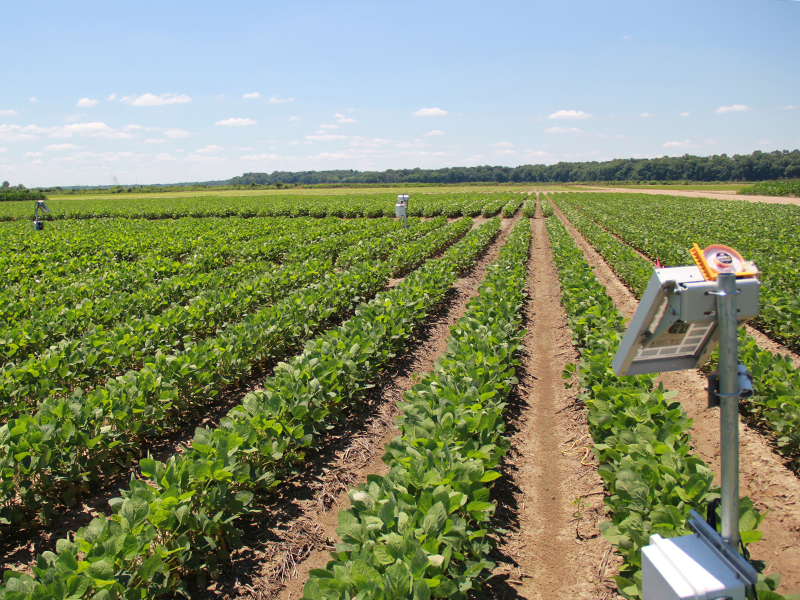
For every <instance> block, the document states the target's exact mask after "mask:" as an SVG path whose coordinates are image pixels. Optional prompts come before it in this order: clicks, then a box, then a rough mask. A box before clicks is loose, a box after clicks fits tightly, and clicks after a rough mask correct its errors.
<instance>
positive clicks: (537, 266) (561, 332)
mask: <svg viewBox="0 0 800 600" xmlns="http://www.w3.org/2000/svg"><path fill="white" fill-rule="evenodd" d="M532 224H533V229H534V232H533V242H532V249H531V258H530V260H529V263H528V273H529V276H528V294H529V299H528V303H527V307H526V313H525V323H524V325H525V326H526V327H527V329H528V333H527V335H526V337H525V339H524V341H523V344H524V346H525V350H524V351H523V355H522V365H521V367H520V369H519V371H518V377H519V380H520V384H519V386H518V389H517V393H516V394H515V397H514V398H512V399H510V401H509V405H510V410H509V412H510V413H512V414H514V416H515V418H514V420H513V422H512V423H510V426H509V431H512V432H513V433H514V435H513V438H512V447H511V451H510V452H509V455H508V457H507V459H506V461H505V466H504V471H505V474H506V475H508V477H507V478H503V479H501V480H499V481H500V482H501V484H499V485H498V486H497V487H496V488H495V494H494V495H495V496H500V497H499V498H495V499H496V500H498V518H499V521H500V522H499V523H498V524H497V525H498V526H500V527H503V528H505V529H507V530H508V534H507V535H506V536H505V537H504V539H502V540H501V544H500V546H499V547H498V555H499V556H493V557H492V559H493V560H495V561H496V562H497V567H496V569H495V575H496V576H495V578H494V579H493V580H492V581H491V582H490V589H489V590H488V595H489V596H490V597H497V598H500V597H503V598H529V599H542V598H581V599H584V598H608V597H609V596H612V595H615V594H614V590H615V588H616V586H615V585H614V582H613V580H610V577H611V576H612V575H613V574H614V573H616V571H617V570H618V566H617V564H616V563H617V562H618V561H617V560H616V559H615V558H614V557H613V556H611V545H610V544H609V543H608V542H606V541H605V539H604V538H603V537H602V536H601V535H600V532H599V529H598V528H597V524H598V523H599V522H600V521H603V520H606V519H607V517H608V515H607V512H606V510H605V506H604V504H603V495H604V492H603V485H602V480H601V479H600V477H599V476H598V475H597V469H596V467H595V466H594V461H593V460H592V459H591V458H588V457H586V450H585V448H586V446H587V441H588V440H589V438H588V433H589V431H588V427H587V422H586V416H585V409H584V408H583V406H582V405H581V404H579V403H578V402H577V398H576V390H574V389H573V390H567V389H565V387H564V385H563V379H562V377H561V372H562V370H563V369H564V366H565V365H566V364H567V363H569V362H573V361H574V360H575V359H576V358H577V352H576V350H575V348H574V346H573V344H572V340H571V337H570V334H569V328H568V326H567V323H566V316H565V314H564V310H563V308H562V306H561V302H560V296H561V293H560V287H559V284H558V277H557V273H556V270H555V266H554V264H553V262H552V256H551V254H550V245H549V242H548V239H547V232H546V230H545V227H544V219H543V218H541V215H540V216H539V218H537V219H534V220H533V221H532Z"/></svg>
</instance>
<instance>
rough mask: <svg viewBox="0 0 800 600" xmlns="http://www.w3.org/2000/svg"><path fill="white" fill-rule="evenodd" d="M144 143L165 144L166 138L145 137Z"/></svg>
mask: <svg viewBox="0 0 800 600" xmlns="http://www.w3.org/2000/svg"><path fill="white" fill-rule="evenodd" d="M144 143H145V144H166V143H167V140H165V139H164V138H147V139H146V140H145V141H144Z"/></svg>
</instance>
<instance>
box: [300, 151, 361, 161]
mask: <svg viewBox="0 0 800 600" xmlns="http://www.w3.org/2000/svg"><path fill="white" fill-rule="evenodd" d="M308 158H324V159H326V160H341V159H343V158H352V156H351V155H349V154H345V153H343V152H320V153H319V154H317V155H316V156H309V157H308Z"/></svg>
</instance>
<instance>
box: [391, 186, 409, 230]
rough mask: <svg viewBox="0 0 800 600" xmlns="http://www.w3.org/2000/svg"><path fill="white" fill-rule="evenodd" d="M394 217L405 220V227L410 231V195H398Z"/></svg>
mask: <svg viewBox="0 0 800 600" xmlns="http://www.w3.org/2000/svg"><path fill="white" fill-rule="evenodd" d="M394 216H395V217H397V218H398V219H399V218H400V217H402V218H403V227H405V228H406V229H408V194H398V195H397V204H395V205H394Z"/></svg>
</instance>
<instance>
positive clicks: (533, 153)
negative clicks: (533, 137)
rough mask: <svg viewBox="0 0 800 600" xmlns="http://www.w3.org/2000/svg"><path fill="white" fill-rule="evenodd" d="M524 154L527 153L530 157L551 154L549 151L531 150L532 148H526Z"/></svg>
mask: <svg viewBox="0 0 800 600" xmlns="http://www.w3.org/2000/svg"><path fill="white" fill-rule="evenodd" d="M524 154H525V156H526V157H529V158H534V157H537V156H549V154H547V152H543V151H542V150H530V149H528V150H525V152H524Z"/></svg>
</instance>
